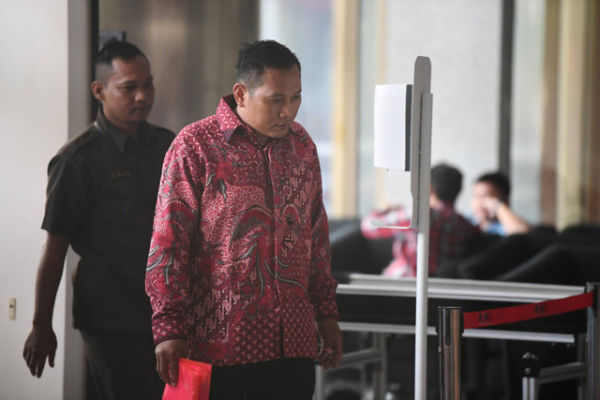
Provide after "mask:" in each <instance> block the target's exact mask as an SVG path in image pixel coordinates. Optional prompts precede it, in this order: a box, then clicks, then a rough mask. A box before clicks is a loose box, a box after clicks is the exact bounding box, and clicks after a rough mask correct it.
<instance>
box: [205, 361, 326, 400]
mask: <svg viewBox="0 0 600 400" xmlns="http://www.w3.org/2000/svg"><path fill="white" fill-rule="evenodd" d="M314 391H315V367H314V364H313V360H310V359H308V358H290V359H280V360H272V361H266V362H260V363H253V364H244V365H235V366H228V367H217V366H213V369H212V376H211V381H210V400H311V399H312V398H313V393H314Z"/></svg>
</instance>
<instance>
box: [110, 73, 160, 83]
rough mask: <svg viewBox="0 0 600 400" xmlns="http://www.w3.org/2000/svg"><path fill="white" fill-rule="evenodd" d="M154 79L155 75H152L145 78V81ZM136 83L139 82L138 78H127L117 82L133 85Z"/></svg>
mask: <svg viewBox="0 0 600 400" xmlns="http://www.w3.org/2000/svg"><path fill="white" fill-rule="evenodd" d="M153 80H154V76H152V75H150V76H148V77H146V78H145V79H144V82H148V81H153ZM136 83H137V80H135V79H127V78H126V79H125V80H123V81H120V82H117V85H131V84H136Z"/></svg>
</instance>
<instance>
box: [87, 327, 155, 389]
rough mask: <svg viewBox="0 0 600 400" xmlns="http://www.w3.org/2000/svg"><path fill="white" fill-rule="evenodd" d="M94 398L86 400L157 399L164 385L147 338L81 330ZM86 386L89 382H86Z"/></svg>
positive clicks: (150, 339)
mask: <svg viewBox="0 0 600 400" xmlns="http://www.w3.org/2000/svg"><path fill="white" fill-rule="evenodd" d="M81 336H82V337H83V340H84V342H85V346H86V349H85V350H86V358H87V364H88V368H89V374H88V376H90V377H91V380H92V382H91V384H92V385H93V389H94V392H95V393H96V394H95V395H94V394H93V393H92V394H90V390H88V400H91V399H94V400H96V399H97V400H125V399H127V400H138V399H139V400H154V399H156V400H158V399H161V398H162V393H163V390H164V383H163V382H162V380H161V379H160V377H159V376H158V373H157V372H156V356H155V355H154V342H153V341H152V337H151V336H150V335H141V334H134V333H122V332H90V331H86V330H81ZM88 385H89V383H88Z"/></svg>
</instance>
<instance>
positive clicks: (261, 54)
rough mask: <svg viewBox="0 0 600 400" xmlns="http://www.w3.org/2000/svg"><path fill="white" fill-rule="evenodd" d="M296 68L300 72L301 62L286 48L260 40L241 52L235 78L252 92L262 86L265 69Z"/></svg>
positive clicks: (248, 45) (247, 45)
mask: <svg viewBox="0 0 600 400" xmlns="http://www.w3.org/2000/svg"><path fill="white" fill-rule="evenodd" d="M294 66H296V67H298V70H300V61H298V57H296V55H295V54H294V53H292V51H291V50H290V49H288V48H287V47H286V46H284V45H282V44H281V43H278V42H276V41H274V40H259V41H256V42H254V43H247V44H245V45H243V46H242V48H241V49H240V50H239V52H238V59H237V63H236V65H235V78H236V80H237V81H238V82H240V83H242V84H244V85H245V86H246V88H247V89H249V90H251V89H254V88H256V87H257V86H260V84H261V77H262V75H263V73H264V72H265V69H267V68H273V69H290V68H293V67H294Z"/></svg>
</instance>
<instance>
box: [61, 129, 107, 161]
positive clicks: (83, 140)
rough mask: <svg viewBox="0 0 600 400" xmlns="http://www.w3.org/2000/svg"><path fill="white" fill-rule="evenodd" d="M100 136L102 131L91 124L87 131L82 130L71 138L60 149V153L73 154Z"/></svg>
mask: <svg viewBox="0 0 600 400" xmlns="http://www.w3.org/2000/svg"><path fill="white" fill-rule="evenodd" d="M99 137H100V132H98V130H97V129H96V128H95V127H94V126H93V125H91V126H89V127H88V128H87V129H86V130H85V131H83V132H81V133H80V134H78V135H77V136H75V137H74V138H72V139H70V140H69V141H68V142H67V143H65V145H64V146H63V147H62V148H61V149H60V150H59V151H58V153H64V154H68V155H72V154H74V153H75V152H77V151H78V150H81V149H82V148H84V147H85V146H87V145H88V144H90V143H92V142H93V141H95V140H96V139H98V138H99Z"/></svg>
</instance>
